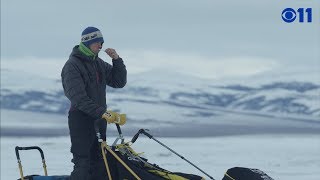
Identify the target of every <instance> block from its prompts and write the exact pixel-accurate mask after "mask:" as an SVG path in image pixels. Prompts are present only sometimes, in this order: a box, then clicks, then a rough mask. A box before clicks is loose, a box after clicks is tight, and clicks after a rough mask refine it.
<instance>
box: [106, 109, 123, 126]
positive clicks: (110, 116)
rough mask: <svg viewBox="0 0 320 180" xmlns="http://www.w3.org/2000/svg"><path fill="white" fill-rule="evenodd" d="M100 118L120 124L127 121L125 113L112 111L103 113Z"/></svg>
mask: <svg viewBox="0 0 320 180" xmlns="http://www.w3.org/2000/svg"><path fill="white" fill-rule="evenodd" d="M102 119H105V120H106V121H107V122H108V123H117V124H119V125H120V126H122V125H124V124H125V123H126V121H127V118H126V115H125V114H119V113H116V112H113V111H106V112H105V113H103V115H102Z"/></svg>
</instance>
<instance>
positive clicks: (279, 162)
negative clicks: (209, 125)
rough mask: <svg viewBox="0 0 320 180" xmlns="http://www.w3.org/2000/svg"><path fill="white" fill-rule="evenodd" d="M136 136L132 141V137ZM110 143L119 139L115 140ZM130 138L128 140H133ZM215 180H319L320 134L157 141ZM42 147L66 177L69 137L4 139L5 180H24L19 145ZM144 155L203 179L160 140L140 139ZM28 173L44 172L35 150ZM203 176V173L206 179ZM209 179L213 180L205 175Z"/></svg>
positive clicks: (26, 154)
mask: <svg viewBox="0 0 320 180" xmlns="http://www.w3.org/2000/svg"><path fill="white" fill-rule="evenodd" d="M130 138H131V137H130ZM110 139H111V140H109V144H110V143H112V142H113V140H114V138H110ZM128 139H129V138H128ZM157 139H158V140H159V141H161V142H162V143H164V144H166V145H167V146H169V147H170V148H172V149H173V150H175V151H176V152H178V153H179V154H181V155H183V156H184V157H185V158H186V159H188V160H190V161H191V162H193V163H194V164H195V165H197V166H198V167H200V168H201V169H203V170H204V171H205V172H207V173H208V174H210V175H211V176H213V177H214V178H215V179H222V177H223V174H224V173H225V171H226V170H227V169H229V168H231V167H235V166H240V167H250V168H258V169H260V170H262V171H264V172H266V173H267V174H268V175H269V176H271V177H272V178H274V179H280V180H287V179H290V180H302V179H308V180H319V179H320V174H319V169H320V156H319V155H320V154H319V152H320V135H249V136H228V137H207V138H157ZM33 145H37V146H40V147H41V148H42V149H43V150H44V153H45V157H46V161H47V166H48V174H49V175H66V174H69V173H70V172H71V170H72V163H71V162H70V159H71V153H70V152H69V148H70V140H69V137H66V136H65V137H50V138H41V137H30V138H22V137H1V179H3V180H9V179H16V178H18V177H19V170H18V165H17V161H16V157H15V153H14V148H15V146H33ZM133 148H134V149H135V150H136V151H137V152H144V155H143V156H144V157H146V158H148V159H149V161H150V162H153V163H156V164H158V165H160V166H161V167H163V168H166V169H168V170H171V171H181V172H188V173H194V174H198V175H203V174H202V173H201V172H199V171H198V170H197V169H195V168H194V167H192V166H191V165H189V164H188V163H187V162H185V161H184V160H182V159H180V158H179V157H177V156H176V155H174V154H173V153H171V152H169V151H168V150H167V149H165V148H164V147H162V146H160V145H159V144H158V143H156V142H155V141H153V140H151V139H148V138H146V137H143V136H141V137H139V139H138V140H137V141H136V142H135V143H134V144H133ZM20 157H21V160H22V165H23V170H24V174H25V175H27V174H43V170H42V164H41V159H40V155H39V153H38V152H36V151H22V152H20ZM203 176H204V175H203ZM206 179H208V178H207V177H206Z"/></svg>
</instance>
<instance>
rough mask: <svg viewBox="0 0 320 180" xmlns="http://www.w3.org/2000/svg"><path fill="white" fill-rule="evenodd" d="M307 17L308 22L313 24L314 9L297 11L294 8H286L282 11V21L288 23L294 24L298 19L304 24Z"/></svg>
mask: <svg viewBox="0 0 320 180" xmlns="http://www.w3.org/2000/svg"><path fill="white" fill-rule="evenodd" d="M305 15H306V18H307V22H308V23H310V22H312V8H306V9H304V8H299V9H297V11H296V10H294V9H292V8H286V9H284V10H283V11H282V15H281V16H282V20H283V21H284V22H286V23H292V22H294V21H295V20H296V19H297V17H298V19H299V22H300V23H303V22H304V20H305Z"/></svg>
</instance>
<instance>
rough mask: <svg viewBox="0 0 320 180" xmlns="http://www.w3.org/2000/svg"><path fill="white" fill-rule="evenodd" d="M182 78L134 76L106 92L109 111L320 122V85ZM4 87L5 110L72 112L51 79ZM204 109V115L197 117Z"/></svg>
mask: <svg viewBox="0 0 320 180" xmlns="http://www.w3.org/2000/svg"><path fill="white" fill-rule="evenodd" d="M163 73H165V72H163ZM155 76H156V74H155ZM34 78H35V77H34ZM177 78H178V79H175V77H172V79H171V80H170V79H161V77H158V76H157V77H154V78H153V77H152V75H150V76H141V75H137V76H133V77H132V78H131V79H130V80H129V82H128V84H127V86H126V87H125V88H123V89H112V88H108V89H107V91H108V92H107V97H108V102H109V107H110V105H111V107H116V109H118V110H122V107H127V106H130V105H129V104H130V103H132V102H134V103H135V105H134V106H135V108H136V109H144V107H146V106H149V105H150V104H157V105H159V106H166V107H170V108H173V109H177V108H179V109H181V108H182V109H183V110H184V111H183V112H181V114H182V115H183V114H185V111H187V112H189V113H188V114H193V115H195V114H196V115H197V116H202V117H206V116H210V114H211V113H212V112H211V109H216V108H219V109H220V110H225V111H245V112H254V113H262V114H273V113H278V114H282V115H290V116H295V115H304V116H308V117H313V118H319V117H320V85H318V84H315V83H312V82H301V81H299V82H298V81H289V82H282V81H275V82H271V83H267V84H262V85H259V86H255V87H253V86H249V85H242V84H228V85H212V83H209V81H207V80H202V79H197V78H194V77H193V78H188V77H187V76H185V77H184V76H183V75H179V77H177ZM155 79H158V80H157V81H155ZM160 80H161V82H159V81H160ZM166 80H168V81H166ZM172 80H174V81H172ZM2 81H3V80H2ZM4 81H5V82H3V83H2V86H1V108H4V109H13V110H26V111H37V112H47V113H58V114H65V113H66V112H67V110H68V108H69V101H68V99H67V98H66V97H65V96H64V94H63V91H62V86H61V83H60V82H59V81H57V80H52V79H48V80H47V81H46V84H37V82H36V81H31V83H33V84H28V88H23V87H21V86H19V87H17V86H14V85H12V82H10V83H7V82H6V79H5V80H4ZM41 82H45V81H43V80H42V81H41ZM16 83H18V81H17V82H16ZM7 84H10V85H8V86H6V85H7ZM39 86H41V88H39ZM46 87H48V89H45V88H46ZM51 87H55V88H51ZM131 108H132V107H131ZM199 109H202V110H205V112H201V113H199V112H197V111H198V110H199ZM177 111H178V110H177ZM213 114H214V113H213ZM155 116H157V114H155Z"/></svg>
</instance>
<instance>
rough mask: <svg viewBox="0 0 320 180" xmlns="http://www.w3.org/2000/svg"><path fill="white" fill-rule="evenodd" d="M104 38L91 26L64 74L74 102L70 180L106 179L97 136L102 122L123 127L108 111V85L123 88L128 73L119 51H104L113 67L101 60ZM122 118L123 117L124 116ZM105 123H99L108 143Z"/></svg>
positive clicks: (73, 52) (68, 91)
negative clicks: (96, 125) (97, 130)
mask: <svg viewBox="0 0 320 180" xmlns="http://www.w3.org/2000/svg"><path fill="white" fill-rule="evenodd" d="M103 43H104V40H103V36H102V34H101V32H100V30H99V29H97V28H95V27H88V28H86V29H85V30H84V31H83V32H82V37H81V42H80V45H77V46H75V47H74V48H73V50H72V53H71V55H70V57H69V60H68V61H67V62H66V63H65V65H64V67H63V69H62V72H61V78H62V86H63V89H64V93H65V95H66V97H67V98H68V99H69V100H70V101H71V107H70V110H69V116H68V125H69V130H70V138H71V152H72V154H73V159H72V162H73V163H74V169H73V171H72V173H71V176H70V179H71V180H89V179H90V180H93V179H94V180H100V179H103V180H105V179H106V177H107V176H106V169H105V166H104V162H103V159H102V155H101V150H100V149H99V144H98V140H97V137H96V129H97V128H96V127H95V124H98V123H96V122H98V120H99V119H104V120H106V121H107V122H108V123H112V122H115V123H118V124H120V125H123V124H124V123H125V119H121V121H119V120H120V119H119V117H120V116H119V114H117V113H114V112H109V111H108V112H107V111H106V109H107V107H106V86H107V85H108V86H111V87H113V88H122V87H124V86H125V84H126V82H127V70H126V67H125V65H124V63H123V60H122V59H121V58H120V57H119V55H118V54H117V52H116V51H115V50H114V49H112V48H108V49H106V50H105V52H106V53H107V54H108V55H109V56H110V57H111V58H112V65H110V64H108V63H107V62H104V61H103V60H102V59H100V58H99V57H98V53H99V52H100V50H101V48H102V45H103ZM121 117H122V116H121ZM106 121H103V122H104V123H99V128H98V129H100V131H101V132H100V133H101V134H102V138H103V139H104V140H105V139H106V137H105V134H106V133H105V132H106V123H105V122H106Z"/></svg>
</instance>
